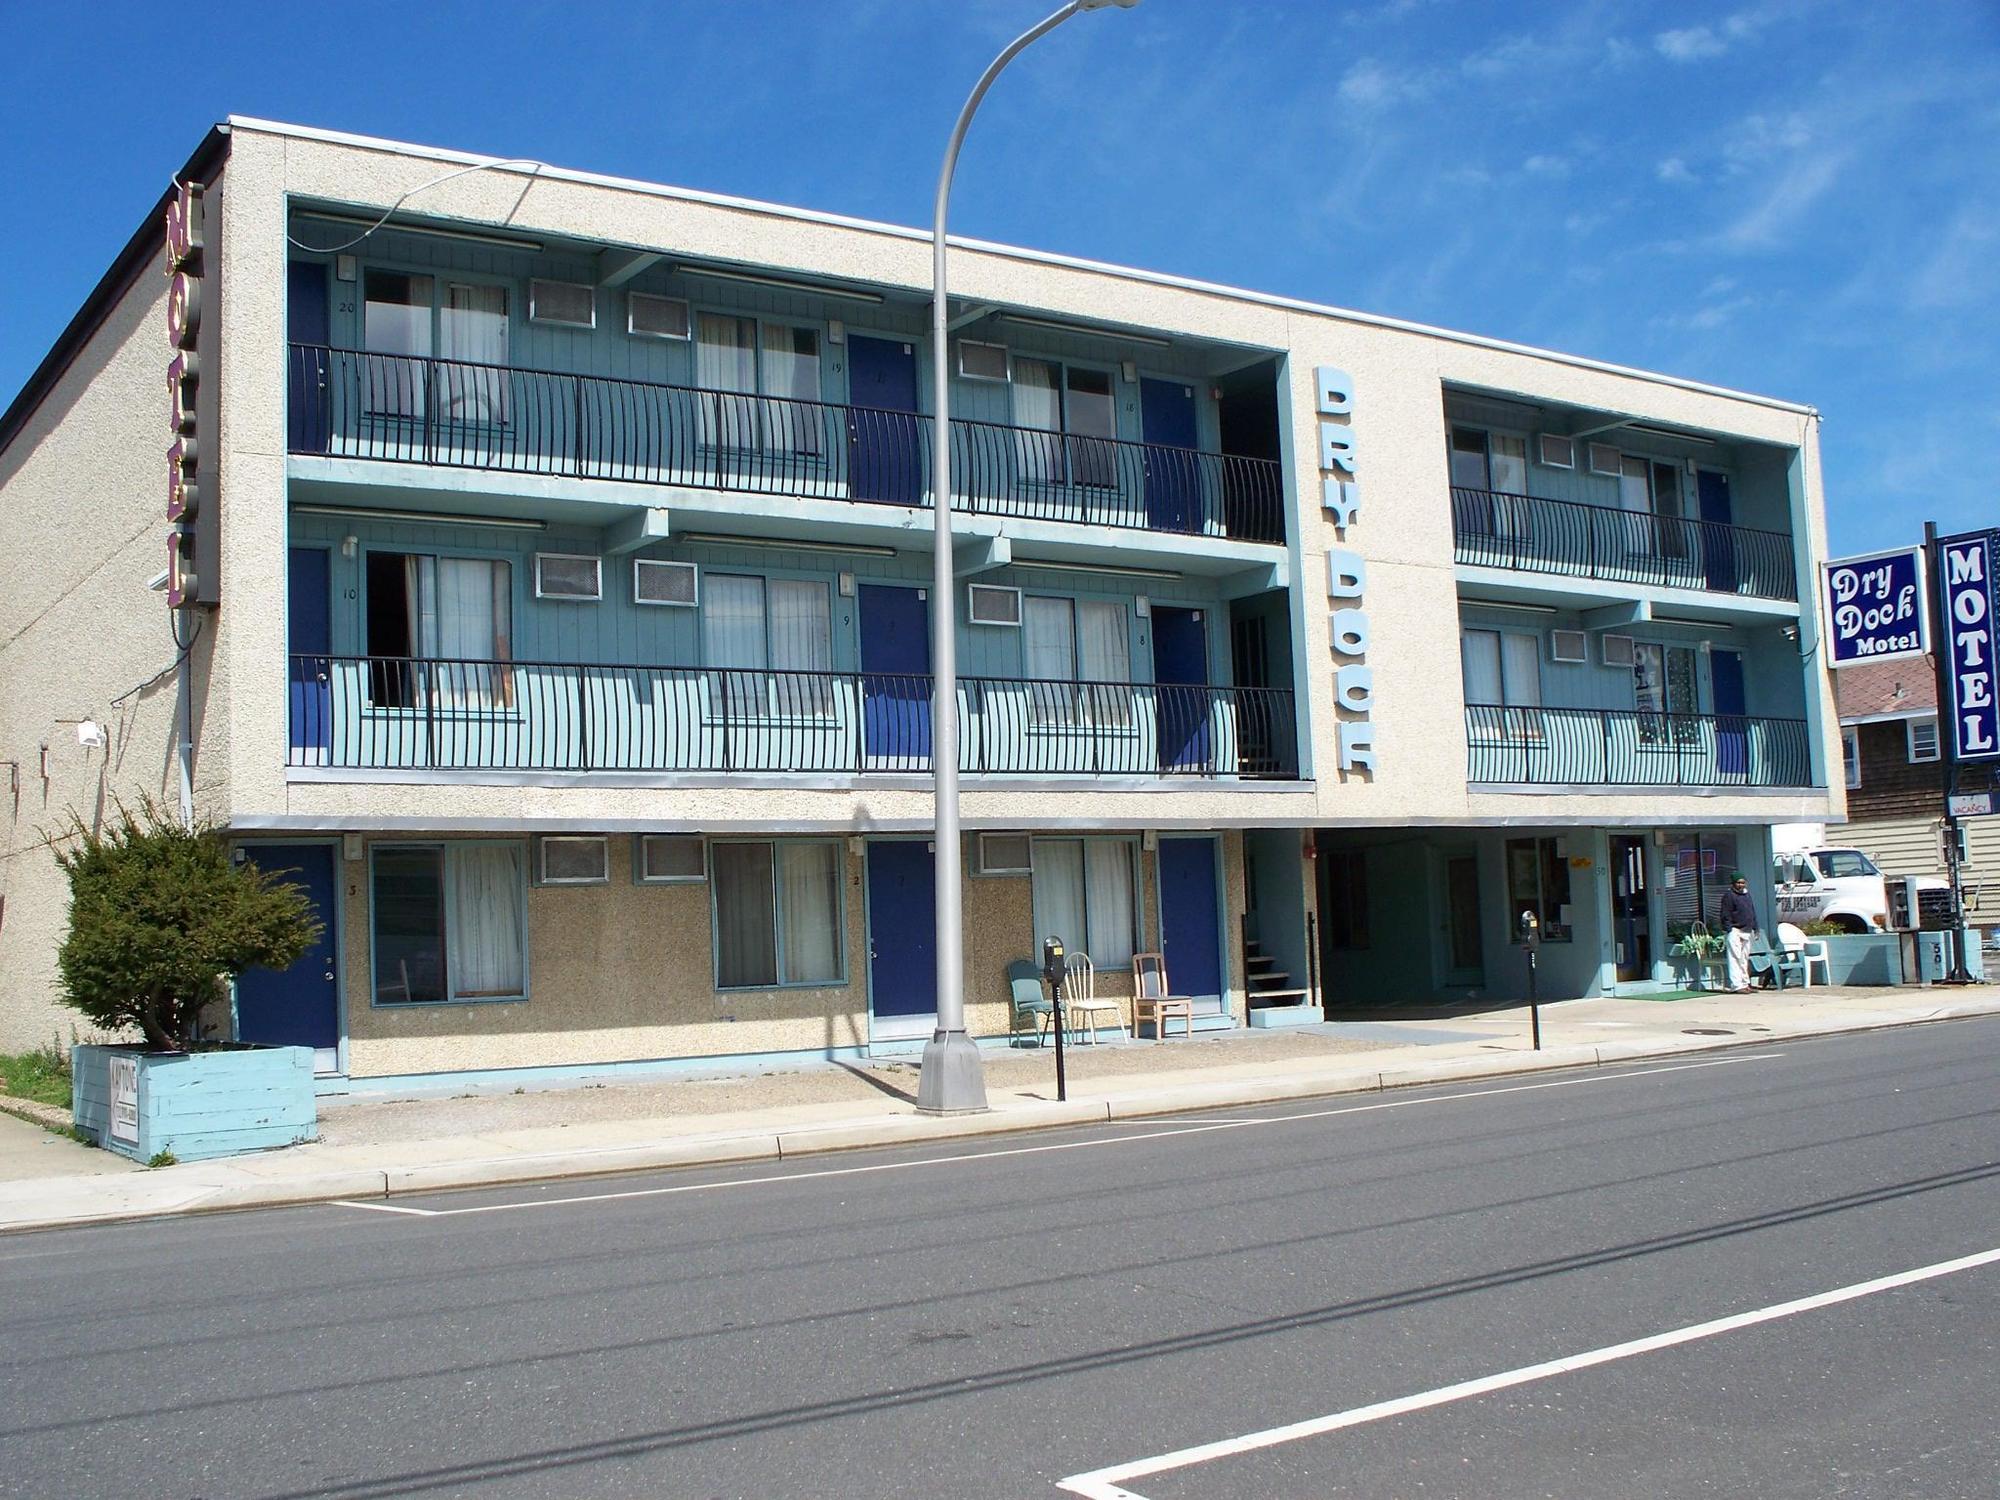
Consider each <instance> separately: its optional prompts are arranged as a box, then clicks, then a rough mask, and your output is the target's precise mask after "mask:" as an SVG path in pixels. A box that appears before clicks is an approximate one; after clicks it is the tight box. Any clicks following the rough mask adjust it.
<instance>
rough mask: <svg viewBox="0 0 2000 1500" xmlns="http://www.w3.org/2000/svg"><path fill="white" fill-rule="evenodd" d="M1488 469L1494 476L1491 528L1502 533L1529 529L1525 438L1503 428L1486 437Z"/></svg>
mask: <svg viewBox="0 0 2000 1500" xmlns="http://www.w3.org/2000/svg"><path fill="white" fill-rule="evenodd" d="M1488 443H1489V445H1490V446H1489V447H1488V450H1487V460H1486V462H1487V469H1488V472H1489V473H1490V474H1491V476H1492V480H1493V529H1494V530H1495V531H1496V532H1497V533H1498V534H1499V535H1501V536H1505V537H1515V536H1525V535H1526V534H1527V530H1528V505H1527V501H1526V500H1525V499H1524V498H1522V497H1524V496H1525V495H1526V494H1527V493H1528V440H1527V439H1526V438H1524V437H1515V436H1512V435H1510V434H1508V433H1504V432H1495V433H1492V434H1490V435H1489V437H1488Z"/></svg>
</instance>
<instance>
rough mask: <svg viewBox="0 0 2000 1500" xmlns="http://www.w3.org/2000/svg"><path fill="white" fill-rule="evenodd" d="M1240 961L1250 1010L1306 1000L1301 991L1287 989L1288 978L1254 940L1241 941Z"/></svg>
mask: <svg viewBox="0 0 2000 1500" xmlns="http://www.w3.org/2000/svg"><path fill="white" fill-rule="evenodd" d="M1243 962H1244V967H1245V971H1246V972H1245V982H1246V988H1247V989H1248V990H1249V993H1250V1008H1251V1009H1252V1010H1261V1009H1263V1008H1264V1007H1265V1006H1270V1005H1303V1004H1305V1003H1306V1000H1307V998H1308V996H1307V992H1306V991H1305V990H1303V989H1292V988H1289V986H1290V984H1291V979H1292V976H1291V975H1289V974H1287V973H1286V972H1285V971H1284V970H1283V969H1281V968H1279V967H1278V961H1277V960H1276V959H1275V958H1272V957H1271V956H1270V955H1269V954H1267V953H1265V952H1264V951H1263V945H1262V944H1261V943H1259V942H1258V941H1257V940H1256V939H1255V938H1249V937H1246V938H1245V939H1244V940H1243Z"/></svg>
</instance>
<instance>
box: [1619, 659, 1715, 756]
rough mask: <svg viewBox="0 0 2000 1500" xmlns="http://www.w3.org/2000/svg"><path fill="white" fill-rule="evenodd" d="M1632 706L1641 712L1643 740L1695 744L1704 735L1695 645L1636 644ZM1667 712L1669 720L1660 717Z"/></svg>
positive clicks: (1640, 740)
mask: <svg viewBox="0 0 2000 1500" xmlns="http://www.w3.org/2000/svg"><path fill="white" fill-rule="evenodd" d="M1632 706H1633V707H1634V708H1635V709H1637V710H1638V711H1639V713H1640V715H1641V718H1640V720H1639V743H1640V744H1642V745H1655V744H1661V743H1664V742H1665V741H1666V740H1667V738H1668V729H1667V726H1668V725H1672V736H1673V739H1674V741H1675V742H1676V743H1679V744H1692V743H1694V742H1696V741H1697V740H1699V739H1700V738H1701V724H1700V723H1699V721H1698V720H1697V719H1696V718H1695V715H1696V714H1698V713H1699V712H1700V709H1699V707H1698V702H1697V693H1696V677H1695V656H1694V648H1693V647H1692V646H1666V645H1662V644H1661V643H1660V642H1658V641H1635V642H1633V644H1632ZM1658 715H1666V716H1667V717H1666V718H1665V719H1661V718H1659V717H1657V716H1658Z"/></svg>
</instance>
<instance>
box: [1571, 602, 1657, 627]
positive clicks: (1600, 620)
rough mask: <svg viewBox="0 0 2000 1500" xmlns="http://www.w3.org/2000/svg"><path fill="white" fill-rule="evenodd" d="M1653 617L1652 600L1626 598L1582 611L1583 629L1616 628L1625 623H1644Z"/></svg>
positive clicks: (1625, 624)
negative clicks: (1602, 606)
mask: <svg viewBox="0 0 2000 1500" xmlns="http://www.w3.org/2000/svg"><path fill="white" fill-rule="evenodd" d="M1652 618H1653V601H1652V600H1650V599H1627V600H1625V601H1623V602H1622V603H1618V604H1613V605H1610V606H1608V607H1607V608H1604V609H1592V610H1586V611H1584V616H1583V628H1584V629H1585V630H1618V629H1620V628H1622V627H1624V626H1627V625H1644V624H1645V623H1646V622H1647V621H1649V620H1651V619H1652Z"/></svg>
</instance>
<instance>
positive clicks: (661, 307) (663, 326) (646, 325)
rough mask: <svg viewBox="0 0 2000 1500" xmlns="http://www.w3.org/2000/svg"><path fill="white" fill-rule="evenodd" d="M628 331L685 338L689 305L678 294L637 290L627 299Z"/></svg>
mask: <svg viewBox="0 0 2000 1500" xmlns="http://www.w3.org/2000/svg"><path fill="white" fill-rule="evenodd" d="M625 331H626V332H627V333H629V334H631V335H633V336H634V337H635V338H642V339H685V338H686V337H687V336H688V305H687V304H686V303H685V302H683V301H681V299H680V298H678V297H655V296H654V295H652V293H650V292H633V293H631V294H630V295H629V296H627V297H626V299H625Z"/></svg>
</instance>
